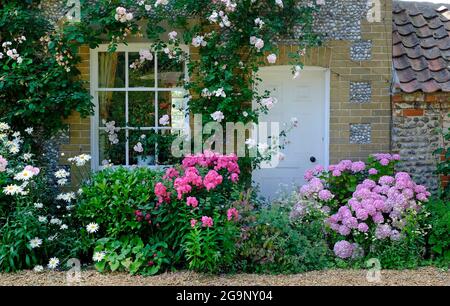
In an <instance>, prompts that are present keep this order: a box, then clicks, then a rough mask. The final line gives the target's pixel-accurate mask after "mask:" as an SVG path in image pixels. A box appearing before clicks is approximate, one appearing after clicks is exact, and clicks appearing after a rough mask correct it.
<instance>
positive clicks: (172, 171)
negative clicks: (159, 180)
mask: <svg viewBox="0 0 450 306" xmlns="http://www.w3.org/2000/svg"><path fill="white" fill-rule="evenodd" d="M179 175H180V173H179V172H178V171H177V169H175V168H169V169H167V170H166V174H165V175H164V176H163V179H165V180H167V179H171V178H174V177H178V176H179Z"/></svg>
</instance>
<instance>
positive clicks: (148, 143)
mask: <svg viewBox="0 0 450 306" xmlns="http://www.w3.org/2000/svg"><path fill="white" fill-rule="evenodd" d="M128 139H129V150H130V151H129V154H130V155H129V156H130V165H138V166H152V165H155V163H156V156H155V145H156V133H155V131H153V130H150V131H148V130H132V131H130V132H129V138H128Z"/></svg>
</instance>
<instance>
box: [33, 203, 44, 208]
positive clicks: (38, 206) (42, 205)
mask: <svg viewBox="0 0 450 306" xmlns="http://www.w3.org/2000/svg"><path fill="white" fill-rule="evenodd" d="M34 207H35V208H37V209H41V208H43V207H44V204H42V203H34Z"/></svg>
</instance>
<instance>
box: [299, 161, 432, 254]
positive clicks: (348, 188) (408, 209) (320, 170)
mask: <svg viewBox="0 0 450 306" xmlns="http://www.w3.org/2000/svg"><path fill="white" fill-rule="evenodd" d="M399 160H400V156H399V155H398V154H394V155H391V154H386V153H379V154H373V155H371V156H370V158H369V159H368V162H367V164H366V163H364V162H362V161H356V162H353V161H351V160H343V161H340V162H339V163H338V164H334V165H330V166H329V167H328V169H325V168H324V167H322V166H320V165H319V166H316V167H314V168H313V169H310V170H307V171H306V173H305V179H306V180H307V181H308V183H307V184H305V185H303V186H301V188H300V190H299V195H300V198H301V200H300V201H299V202H298V203H297V204H296V205H295V206H294V208H293V210H292V212H291V216H294V217H299V216H300V217H302V216H304V215H306V214H307V213H308V212H309V211H310V210H311V207H312V209H313V210H320V212H322V213H325V218H324V225H325V226H326V228H327V229H328V231H329V235H330V240H331V244H332V245H333V247H332V249H333V251H334V254H335V255H336V256H337V257H338V258H341V259H349V258H353V259H355V258H358V257H363V256H364V255H365V254H366V255H368V254H372V255H377V254H379V253H382V252H383V251H384V249H385V248H388V247H389V246H392V245H395V244H396V243H397V244H398V245H400V244H404V243H409V244H410V245H411V244H414V245H416V246H417V244H418V243H419V242H420V241H421V240H423V237H425V235H426V233H427V228H428V227H427V225H426V224H425V223H424V222H422V221H423V220H424V219H425V216H426V214H427V213H426V209H425V208H424V207H423V203H424V202H427V201H428V198H429V197H430V193H429V192H428V191H427V190H426V188H425V187H424V186H422V185H417V184H416V183H414V181H413V180H412V179H411V176H410V175H409V174H408V173H406V172H397V173H396V172H395V170H394V169H395V168H394V167H395V164H396V163H397V162H398V161H399ZM311 203H313V204H311Z"/></svg>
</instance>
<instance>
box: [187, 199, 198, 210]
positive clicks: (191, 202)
mask: <svg viewBox="0 0 450 306" xmlns="http://www.w3.org/2000/svg"><path fill="white" fill-rule="evenodd" d="M186 203H187V206H192V207H193V208H195V207H197V206H198V200H197V198H196V197H187V199H186Z"/></svg>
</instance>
